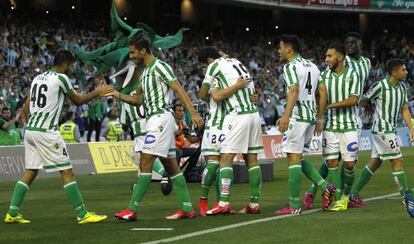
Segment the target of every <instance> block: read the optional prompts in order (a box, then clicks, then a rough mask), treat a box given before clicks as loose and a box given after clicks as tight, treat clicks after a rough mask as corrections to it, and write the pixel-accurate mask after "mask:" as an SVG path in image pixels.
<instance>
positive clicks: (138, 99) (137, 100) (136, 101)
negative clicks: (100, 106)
mask: <svg viewBox="0 0 414 244" xmlns="http://www.w3.org/2000/svg"><path fill="white" fill-rule="evenodd" d="M136 92H137V93H136V94H135V95H133V96H130V95H128V94H123V93H122V92H119V91H117V90H113V91H112V92H110V93H107V94H105V96H114V97H116V98H118V99H119V100H121V101H123V102H126V103H128V104H131V105H135V106H141V105H142V104H144V95H143V93H142V89H137V90H136Z"/></svg>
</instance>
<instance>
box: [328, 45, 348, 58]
mask: <svg viewBox="0 0 414 244" xmlns="http://www.w3.org/2000/svg"><path fill="white" fill-rule="evenodd" d="M328 49H335V51H337V52H338V53H340V54H342V55H344V56H345V55H346V53H345V47H344V45H343V44H342V43H340V42H332V43H330V44H329V45H328Z"/></svg>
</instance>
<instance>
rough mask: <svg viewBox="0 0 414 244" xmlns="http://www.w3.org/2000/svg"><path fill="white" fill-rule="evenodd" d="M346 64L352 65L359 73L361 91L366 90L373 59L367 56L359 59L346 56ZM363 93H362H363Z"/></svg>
mask: <svg viewBox="0 0 414 244" xmlns="http://www.w3.org/2000/svg"><path fill="white" fill-rule="evenodd" d="M345 66H347V67H351V68H352V69H353V70H354V71H355V72H356V73H357V75H358V78H359V79H360V82H361V87H362V89H361V93H362V92H364V91H363V90H364V88H365V85H366V84H367V81H368V77H369V71H370V70H371V61H370V60H369V58H367V57H363V56H360V57H359V59H358V60H355V59H353V58H351V57H350V56H348V55H346V56H345ZM361 95H362V94H361Z"/></svg>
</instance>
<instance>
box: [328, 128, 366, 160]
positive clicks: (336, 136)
mask: <svg viewBox="0 0 414 244" xmlns="http://www.w3.org/2000/svg"><path fill="white" fill-rule="evenodd" d="M358 149H359V144H358V132H357V131H348V132H343V133H342V132H331V131H324V132H323V134H322V155H323V157H324V158H325V160H329V159H338V158H339V155H341V157H342V160H343V161H347V162H350V161H356V160H357V159H358Z"/></svg>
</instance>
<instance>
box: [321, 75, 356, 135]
mask: <svg viewBox="0 0 414 244" xmlns="http://www.w3.org/2000/svg"><path fill="white" fill-rule="evenodd" d="M319 82H320V83H323V84H325V86H326V89H327V91H328V104H332V103H337V102H340V101H343V100H345V99H348V98H350V97H352V96H357V97H359V96H360V94H361V82H360V80H359V78H358V75H357V73H356V72H355V71H354V70H353V69H351V68H349V67H345V68H344V70H343V71H342V73H341V74H339V75H338V74H336V73H335V72H334V71H332V70H331V69H326V70H325V71H324V72H323V73H322V75H321V80H320V81H319ZM357 107H358V105H355V106H352V107H346V108H338V109H329V110H328V111H327V113H325V116H324V130H327V131H333V132H346V131H356V130H357V122H356V114H357Z"/></svg>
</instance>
